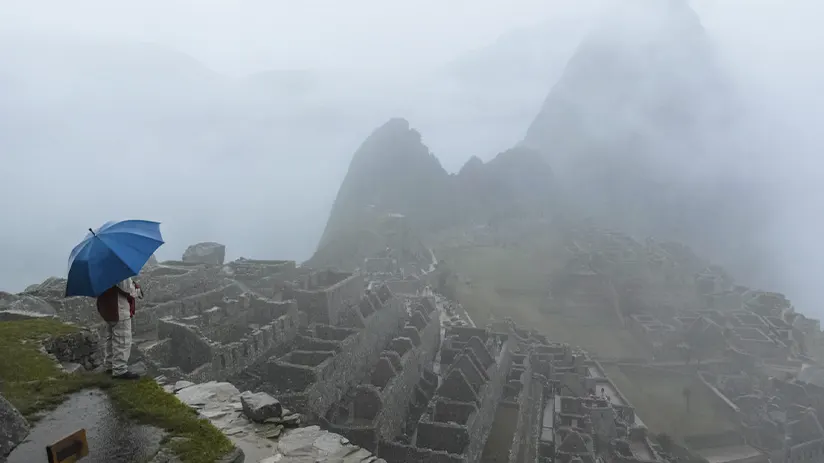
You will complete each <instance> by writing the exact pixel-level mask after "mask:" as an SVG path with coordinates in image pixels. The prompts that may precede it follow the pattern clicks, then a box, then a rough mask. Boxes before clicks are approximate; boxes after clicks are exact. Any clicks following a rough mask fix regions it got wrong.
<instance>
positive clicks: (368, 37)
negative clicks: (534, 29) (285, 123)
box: [2, 0, 594, 74]
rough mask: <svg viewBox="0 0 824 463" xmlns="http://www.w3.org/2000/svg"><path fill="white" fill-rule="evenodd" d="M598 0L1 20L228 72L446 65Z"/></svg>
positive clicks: (22, 8) (179, 2) (119, 5)
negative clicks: (131, 45) (176, 52)
mask: <svg viewBox="0 0 824 463" xmlns="http://www.w3.org/2000/svg"><path fill="white" fill-rule="evenodd" d="M593 3H594V2H592V1H585V2H562V1H558V0H549V1H547V0H514V1H490V0H449V1H438V0H419V1H415V2H407V1H379V0H352V1H348V2H339V1H335V0H307V1H301V2H291V1H284V0H197V1H196V0H146V1H119V2H109V1H106V0H77V1H72V2H63V1H60V0H31V1H26V2H14V4H13V5H4V6H3V11H2V15H3V16H2V21H3V24H2V26H5V27H13V28H15V29H17V30H26V31H49V32H52V33H66V32H68V33H72V34H82V35H86V36H95V37H106V38H116V39H124V38H125V39H132V40H145V41H151V42H158V43H162V44H165V45H169V46H172V47H175V48H178V49H180V50H184V51H186V52H189V53H192V54H194V55H195V56H197V57H198V58H199V59H200V60H202V61H204V62H205V63H207V64H208V65H210V66H212V67H213V68H214V69H216V70H219V71H220V72H226V73H231V74H243V73H251V72H255V71H261V70H265V69H271V68H318V67H320V68H355V69H363V68H372V69H390V68H393V67H395V68H397V67H401V68H409V67H415V66H420V65H432V64H433V63H437V62H445V61H447V60H450V59H453V58H454V57H455V55H457V54H458V53H460V52H462V51H465V50H467V49H472V48H477V47H481V46H483V45H485V44H487V43H489V42H492V41H494V40H495V39H496V38H497V37H498V36H499V35H501V34H502V33H504V32H506V31H507V30H510V29H512V28H514V27H521V26H529V25H533V24H536V23H538V22H541V21H544V20H546V19H547V18H550V17H553V16H558V15H568V14H571V13H579V12H582V11H587V10H591V6H589V5H591V4H593ZM569 4H576V5H575V6H574V7H570V5H569Z"/></svg>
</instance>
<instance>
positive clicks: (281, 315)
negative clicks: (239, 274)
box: [147, 295, 302, 382]
mask: <svg viewBox="0 0 824 463" xmlns="http://www.w3.org/2000/svg"><path fill="white" fill-rule="evenodd" d="M233 304H234V305H235V307H233V306H230V307H228V308H221V307H215V308H213V309H210V310H207V311H204V312H203V313H202V314H201V315H199V316H190V317H186V318H183V319H171V318H166V319H162V320H159V322H158V327H157V334H158V339H160V340H161V341H159V342H158V343H157V344H155V345H154V346H153V347H151V348H150V349H148V350H147V357H149V358H150V359H152V360H153V361H154V362H155V363H157V364H161V365H170V366H173V367H177V368H179V369H180V372H181V377H183V378H185V379H188V380H190V381H196V382H203V381H210V380H217V379H225V378H228V377H230V376H232V375H235V374H237V373H239V372H240V371H241V370H243V369H244V368H246V367H248V366H250V365H252V364H254V363H255V362H257V361H258V360H260V359H263V358H266V356H267V353H269V352H272V351H277V350H278V349H280V348H282V347H283V346H286V345H290V344H291V343H292V342H293V341H294V339H295V337H296V336H297V333H298V330H299V328H300V326H301V323H302V320H301V315H300V313H299V311H298V308H297V303H296V302H295V301H283V302H281V301H268V300H265V299H261V298H258V297H254V296H249V295H244V297H243V298H242V299H241V300H239V301H235V302H234V303H233ZM232 312H236V314H235V318H234V319H232V318H226V317H227V315H229V314H231V313H232ZM232 326H234V327H235V328H234V331H235V332H236V334H235V333H232V336H229V337H224V338H223V339H214V337H215V336H218V337H219V335H223V336H226V333H227V332H228V331H229V327H232ZM210 335H211V336H210Z"/></svg>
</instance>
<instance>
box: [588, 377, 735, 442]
mask: <svg viewBox="0 0 824 463" xmlns="http://www.w3.org/2000/svg"><path fill="white" fill-rule="evenodd" d="M604 370H606V373H607V376H609V378H610V379H611V380H612V381H613V382H614V383H615V385H616V386H617V387H618V389H620V390H621V392H622V393H623V394H624V395H625V396H626V398H627V399H628V400H629V401H630V402H631V403H632V405H633V407H635V410H636V413H638V416H639V417H640V418H641V419H642V420H643V421H644V424H645V425H646V426H647V428H649V429H650V431H652V432H654V433H664V434H667V435H669V436H671V437H672V438H674V439H676V440H678V441H683V439H684V438H686V437H689V436H696V435H706V434H720V433H723V432H726V431H731V430H735V429H737V426H736V425H735V423H733V422H732V421H731V420H730V419H729V418H728V417H727V416H726V415H724V413H723V412H722V411H720V407H719V406H718V405H717V404H718V402H717V401H716V400H715V399H714V398H713V397H712V392H711V391H710V390H709V389H707V387H706V386H705V385H704V384H703V383H702V382H701V380H700V379H698V377H696V376H694V375H686V374H679V373H675V372H669V371H662V370H656V369H653V368H644V367H635V366H618V365H604ZM685 387H688V388H689V389H690V391H691V394H690V407H689V410H687V407H686V403H685V400H684V396H683V391H684V388H685Z"/></svg>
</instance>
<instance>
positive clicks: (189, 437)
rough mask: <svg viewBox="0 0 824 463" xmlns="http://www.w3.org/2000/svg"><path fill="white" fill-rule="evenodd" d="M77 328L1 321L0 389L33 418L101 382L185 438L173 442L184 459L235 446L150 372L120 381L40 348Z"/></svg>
mask: <svg viewBox="0 0 824 463" xmlns="http://www.w3.org/2000/svg"><path fill="white" fill-rule="evenodd" d="M74 330H76V328H75V327H72V326H69V325H65V324H62V323H60V322H58V321H55V320H49V319H46V320H20V321H8V322H0V353H2V355H0V392H1V393H2V394H3V396H4V397H6V399H8V400H9V401H10V402H11V403H12V404H13V405H14V406H15V407H17V408H18V409H19V410H20V412H21V413H23V414H24V415H26V416H27V417H28V418H30V419H32V418H35V416H34V414H35V413H37V412H38V411H42V410H47V409H50V408H53V407H55V406H57V405H59V404H60V403H61V402H62V401H63V400H64V399H65V397H66V395H67V394H71V393H73V392H77V391H79V390H81V389H86V388H91V387H97V388H101V389H104V390H106V391H107V392H108V393H109V395H110V396H111V398H112V400H113V401H114V403H115V404H116V406H118V407H120V408H121V409H122V410H123V411H124V412H125V413H126V414H127V415H129V416H131V417H132V418H134V419H136V420H137V421H139V422H141V423H145V424H150V425H153V426H157V427H160V428H163V429H165V430H166V431H168V432H169V437H170V438H171V437H183V438H185V439H181V440H175V441H174V442H170V443H169V445H170V446H171V448H172V449H173V450H174V451H175V453H177V454H178V455H179V456H180V457H181V459H182V460H183V461H184V462H191V463H211V462H213V461H215V460H216V459H217V458H219V457H221V456H222V455H225V454H226V453H228V452H229V451H230V450H231V449H232V443H231V442H230V441H229V439H227V438H226V436H224V435H223V434H222V433H221V432H220V431H218V430H217V429H216V428H215V427H214V426H212V425H211V424H210V423H209V422H208V421H207V420H201V419H198V417H197V413H196V412H195V411H194V410H192V409H191V408H189V407H188V406H186V405H185V404H183V403H181V402H180V401H179V400H177V398H176V397H174V396H173V395H171V394H167V393H166V392H165V391H163V389H162V388H161V387H160V386H159V385H158V384H157V383H155V382H154V381H153V380H151V379H149V378H144V379H142V380H140V381H123V382H119V381H113V380H112V379H111V378H109V377H107V376H104V375H100V374H73V375H69V374H65V373H62V372H61V371H60V370H59V369H58V367H57V365H55V363H54V362H53V361H52V360H51V359H49V358H48V357H47V356H45V355H43V354H42V353H41V352H40V340H42V339H43V338H45V337H48V336H51V335H59V334H66V333H70V332H72V331H74Z"/></svg>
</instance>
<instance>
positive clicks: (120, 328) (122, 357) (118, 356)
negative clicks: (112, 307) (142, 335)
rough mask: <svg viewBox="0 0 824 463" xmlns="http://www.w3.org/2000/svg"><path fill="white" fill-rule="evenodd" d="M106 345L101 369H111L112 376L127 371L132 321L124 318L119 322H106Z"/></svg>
mask: <svg viewBox="0 0 824 463" xmlns="http://www.w3.org/2000/svg"><path fill="white" fill-rule="evenodd" d="M106 323H107V325H108V326H107V327H106V345H105V346H104V352H105V357H104V359H103V367H104V368H105V369H107V370H108V369H109V368H111V370H112V376H117V375H122V374H123V373H126V372H127V371H129V369H128V367H129V354H130V353H131V352H132V319H131V317H126V318H125V319H123V320H121V321H119V322H106Z"/></svg>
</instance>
